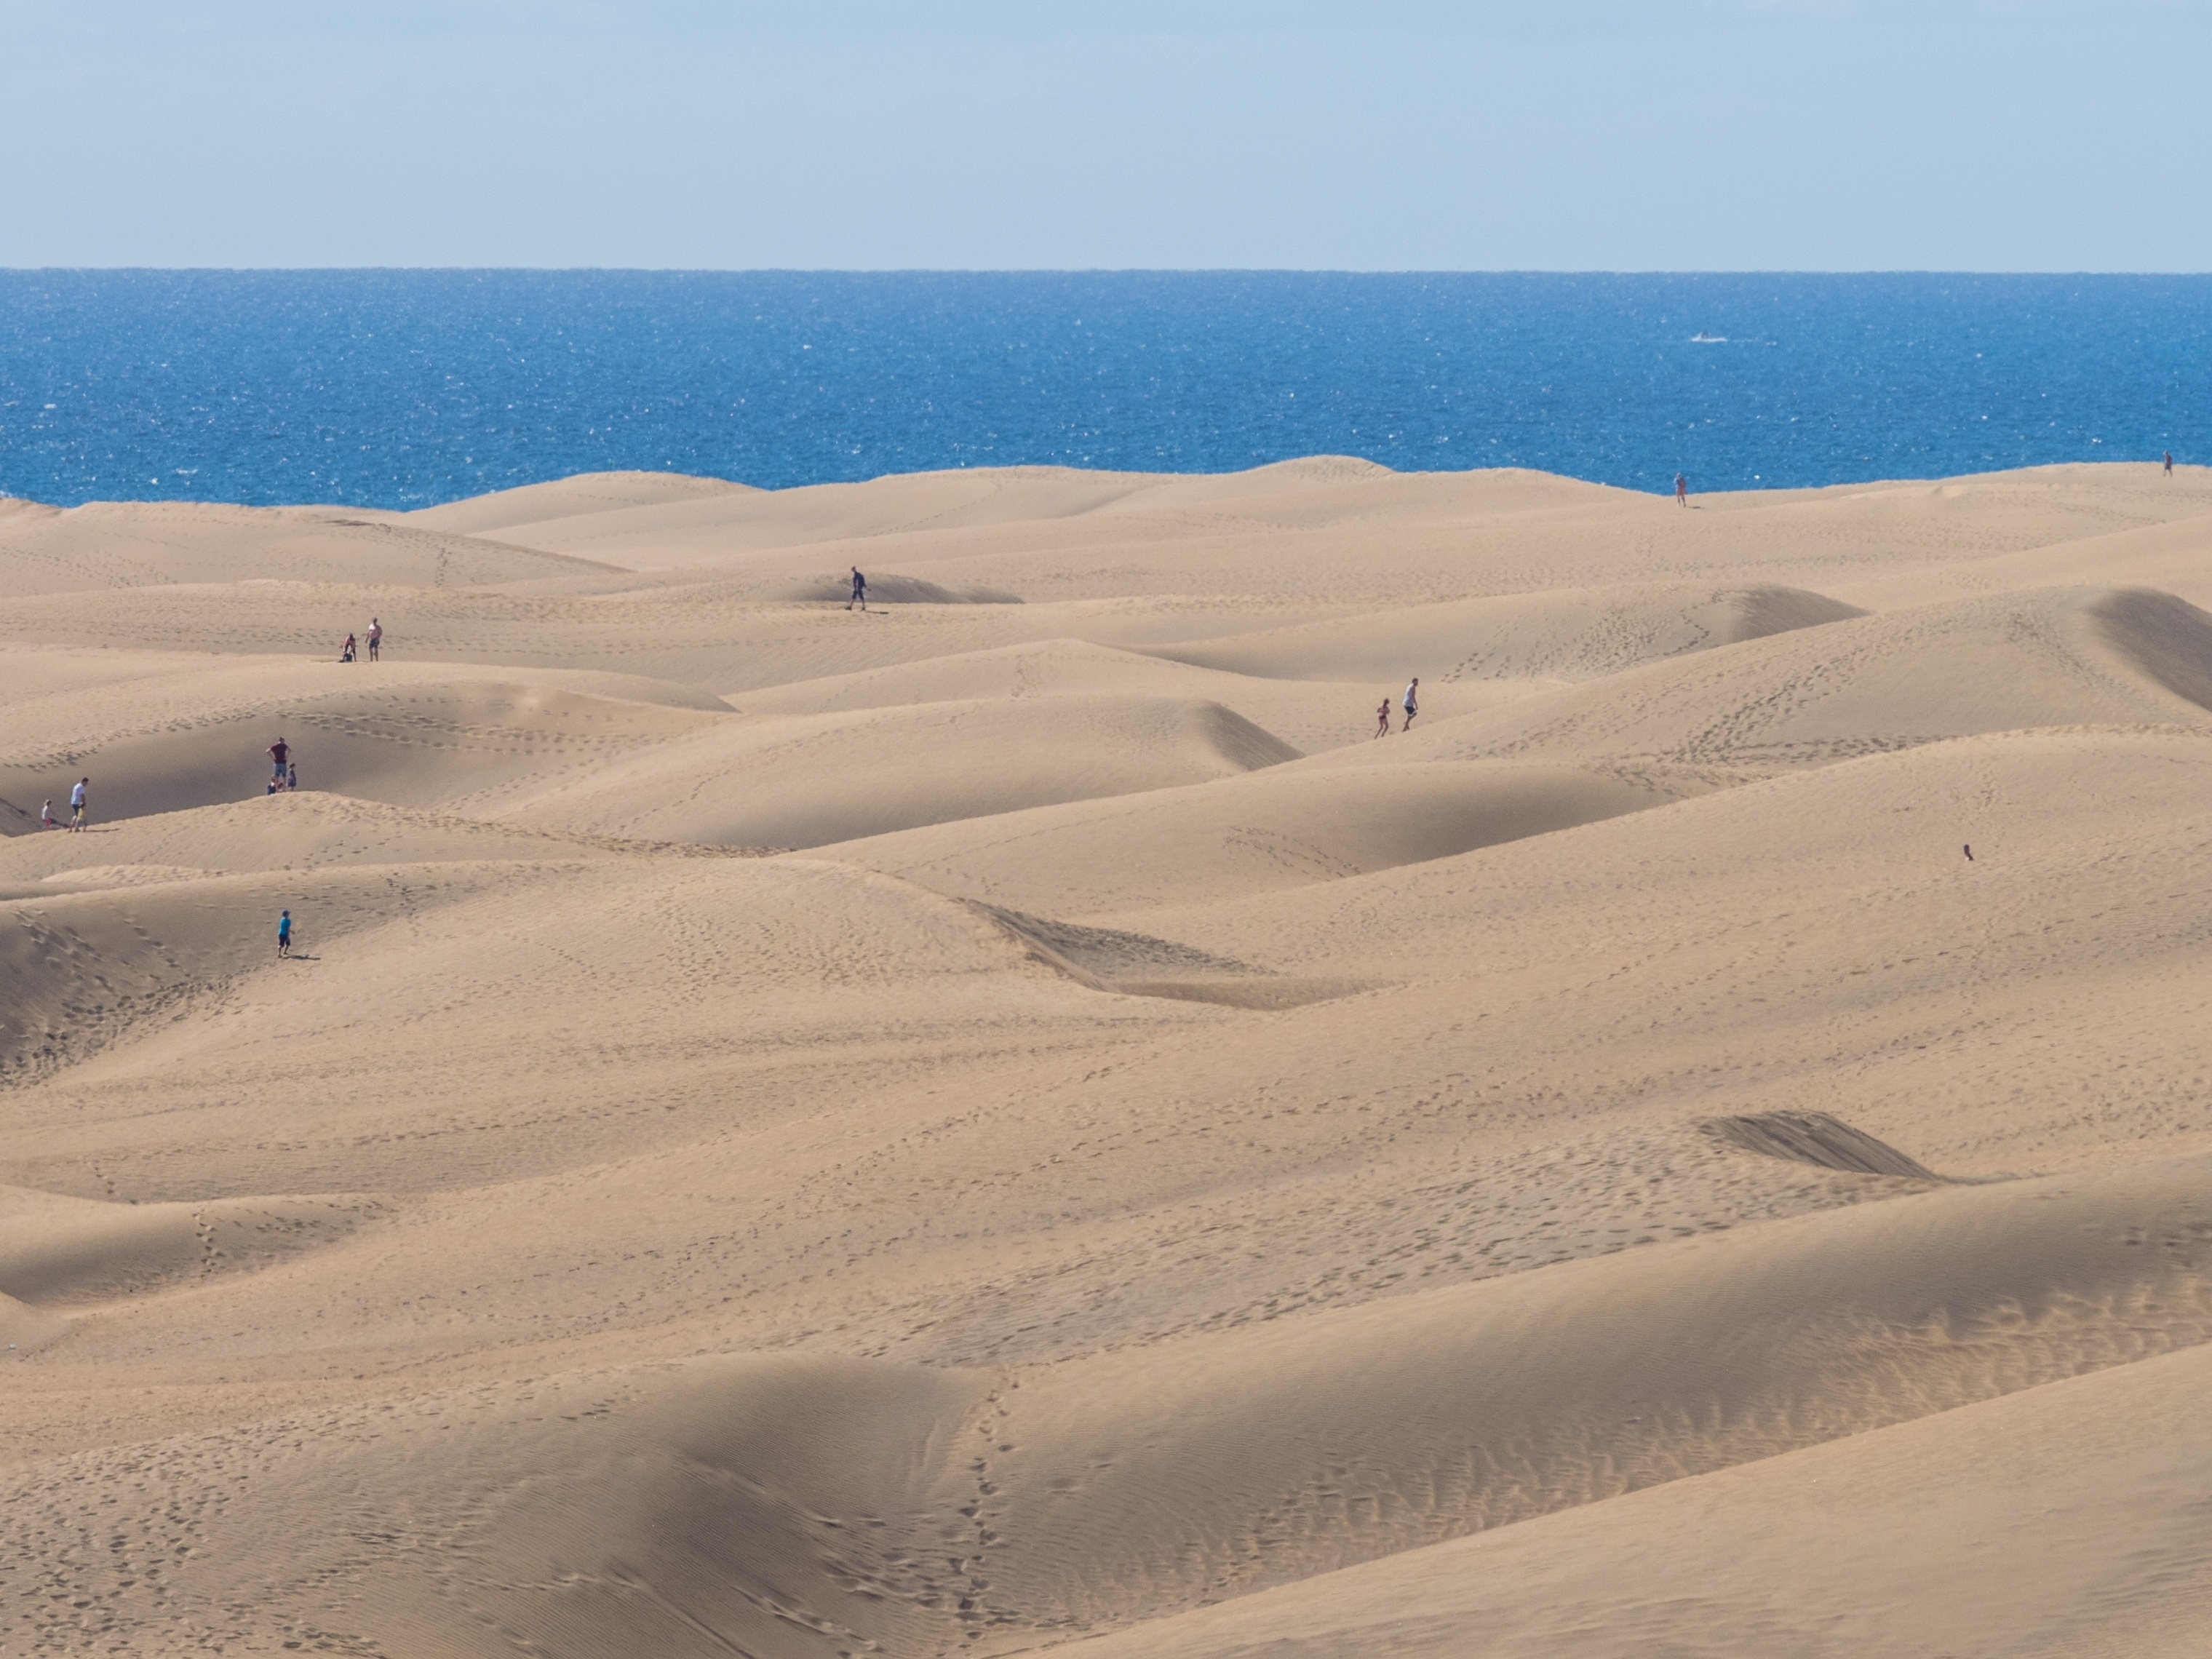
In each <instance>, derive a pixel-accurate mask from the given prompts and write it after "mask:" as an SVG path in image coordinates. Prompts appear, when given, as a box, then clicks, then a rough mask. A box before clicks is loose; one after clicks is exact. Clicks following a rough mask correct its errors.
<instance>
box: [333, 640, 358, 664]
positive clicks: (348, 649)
mask: <svg viewBox="0 0 2212 1659" xmlns="http://www.w3.org/2000/svg"><path fill="white" fill-rule="evenodd" d="M358 650H359V647H356V645H355V644H354V638H353V635H350V634H349V635H346V636H345V643H344V644H343V645H342V646H340V647H338V660H339V661H340V662H351V661H352V660H353V659H354V657H355V655H356V653H357V652H358Z"/></svg>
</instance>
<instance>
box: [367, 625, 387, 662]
mask: <svg viewBox="0 0 2212 1659" xmlns="http://www.w3.org/2000/svg"><path fill="white" fill-rule="evenodd" d="M383 643H384V624H383V623H380V622H379V621H377V619H376V618H375V617H370V618H369V619H368V659H369V660H370V661H371V662H374V661H375V660H376V652H377V647H380V646H381V645H382V644H383Z"/></svg>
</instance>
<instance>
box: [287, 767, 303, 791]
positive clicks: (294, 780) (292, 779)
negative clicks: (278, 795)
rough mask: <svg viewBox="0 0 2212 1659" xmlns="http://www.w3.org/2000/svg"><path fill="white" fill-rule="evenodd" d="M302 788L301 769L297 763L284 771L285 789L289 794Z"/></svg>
mask: <svg viewBox="0 0 2212 1659" xmlns="http://www.w3.org/2000/svg"><path fill="white" fill-rule="evenodd" d="M298 787H300V769H299V766H298V765H297V764H296V763H295V764H293V765H290V766H288V767H286V768H285V769H284V788H285V791H286V793H290V792H291V791H292V790H295V789H297V788H298Z"/></svg>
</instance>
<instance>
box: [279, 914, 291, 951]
mask: <svg viewBox="0 0 2212 1659" xmlns="http://www.w3.org/2000/svg"><path fill="white" fill-rule="evenodd" d="M276 954H277V955H278V956H280V957H289V956H290V955H291V954H292V913H291V912H290V911H289V910H287V911H286V912H285V913H284V914H283V915H281V916H279V917H277V918H276Z"/></svg>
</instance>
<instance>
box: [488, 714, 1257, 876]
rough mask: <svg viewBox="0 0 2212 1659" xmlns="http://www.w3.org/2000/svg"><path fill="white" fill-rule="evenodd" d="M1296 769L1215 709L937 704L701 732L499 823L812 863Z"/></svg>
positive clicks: (527, 804) (1249, 727) (521, 806)
mask: <svg viewBox="0 0 2212 1659" xmlns="http://www.w3.org/2000/svg"><path fill="white" fill-rule="evenodd" d="M1296 758H1297V750H1294V749H1292V748H1291V747H1290V745H1289V744H1285V743H1284V742H1283V741H1282V740H1281V739H1280V738H1276V737H1274V736H1273V734H1271V733H1269V732H1264V731H1262V730H1261V728H1260V727H1258V726H1255V725H1253V724H1252V722H1251V721H1249V720H1245V719H1244V718H1243V717H1242V716H1241V715H1238V714H1232V713H1231V712H1230V711H1229V710H1228V709H1226V708H1223V707H1221V705H1220V704H1218V703H1215V702H1181V701H1178V700H1176V699H1171V698H1165V697H1076V696H1066V697H1054V698H1050V699H1047V700H1041V701H1038V702H1031V703H1029V704H1026V705H1023V704H1017V703H1013V702H1006V701H991V702H933V703H923V704H921V705H918V706H913V707H908V708H871V709H862V710H859V711H856V712H854V713H852V714H823V715H815V716H811V717H806V716H802V717H799V718H794V719H790V720H769V721H763V722H758V723H753V724H746V725H737V726H728V727H726V728H725V729H722V730H719V731H712V732H700V733H698V734H696V736H693V737H690V738H686V739H684V740H682V741H678V742H674V743H670V744H661V745H659V746H656V747H655V748H653V749H652V750H647V751H646V752H644V753H641V754H640V755H638V756H636V757H635V758H632V759H630V760H628V761H624V762H617V763H611V764H608V765H605V766H602V767H600V768H598V769H595V771H594V772H593V773H592V775H591V776H590V777H589V778H588V779H587V780H586V781H583V782H581V783H579V784H573V785H568V786H566V787H562V786H556V787H552V788H550V789H548V790H545V791H543V792H540V793H533V794H531V795H529V796H527V797H526V798H523V799H518V800H517V801H516V802H515V803H514V804H513V805H509V806H507V808H506V809H505V815H506V816H507V817H511V818H513V819H514V820H515V821H517V822H520V823H528V824H532V825H534V826H538V827H541V828H544V829H556V830H582V831H586V832H592V833H598V834H603V835H620V836H639V837H641V838H644V839H648V840H655V841H684V842H702V843H705V844H708V845H713V846H736V847H786V848H790V847H818V846H821V845H823V844H824V843H825V842H842V841H851V840H854V839H855V838H857V837H859V836H868V835H878V834H881V833H884V831H887V830H892V829H906V828H908V827H910V826H913V825H915V824H923V823H944V822H945V821H947V820H949V819H973V818H987V817H996V816H998V815H1000V814H1002V813H1007V812H1015V811H1020V810H1021V809H1023V808H1024V807H1028V806H1035V805H1042V804H1045V803H1048V802H1054V801H1062V800H1082V799H1090V798H1091V797H1094V796H1112V797H1116V798H1119V797H1123V796H1127V795H1132V794H1141V793H1145V792H1146V791H1150V790H1155V789H1164V788H1167V787H1171V786H1173V785H1176V784H1179V783H1188V782H1190V781H1194V780H1195V779H1203V778H1219V777H1229V776H1236V775H1242V774H1244V773H1247V772H1249V771H1252V770H1254V769H1257V768H1260V767H1264V766H1277V765H1279V764H1281V763H1283V762H1285V761H1287V760H1293V759H1296Z"/></svg>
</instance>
